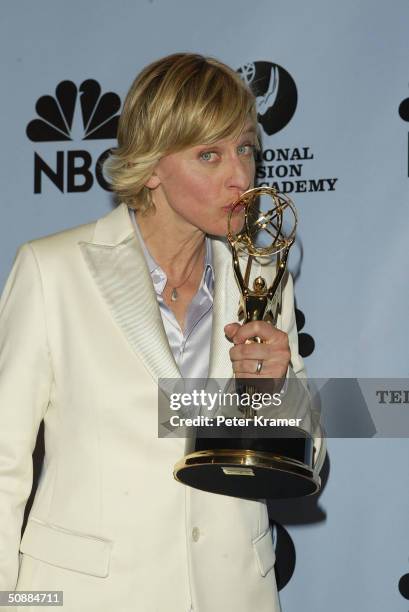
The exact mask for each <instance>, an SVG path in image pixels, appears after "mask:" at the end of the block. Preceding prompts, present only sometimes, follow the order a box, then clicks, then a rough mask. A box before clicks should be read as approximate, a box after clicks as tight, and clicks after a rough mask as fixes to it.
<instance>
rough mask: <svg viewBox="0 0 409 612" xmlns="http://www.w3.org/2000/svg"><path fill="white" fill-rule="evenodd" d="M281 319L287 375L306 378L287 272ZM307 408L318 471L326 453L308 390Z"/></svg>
mask: <svg viewBox="0 0 409 612" xmlns="http://www.w3.org/2000/svg"><path fill="white" fill-rule="evenodd" d="M281 312H282V319H281V325H280V328H281V329H282V330H283V331H285V332H286V333H287V334H288V341H289V345H290V351H291V362H290V367H289V372H288V377H290V378H291V377H294V376H296V377H297V378H301V379H306V377H307V373H306V371H305V366H304V362H303V359H302V357H301V355H300V354H299V350H298V331H297V325H296V320H295V307H294V286H293V280H292V277H291V274H288V277H287V279H286V283H285V285H284V287H283V293H282V309H281ZM307 393H308V398H309V406H310V407H309V408H308V411H309V413H310V414H311V417H312V432H311V433H312V434H313V438H314V449H315V457H314V470H315V471H316V472H318V473H319V472H320V471H321V468H322V466H323V463H324V460H325V455H326V449H327V446H326V441H325V437H324V433H323V430H322V428H321V425H320V422H319V421H320V415H319V414H317V413H315V412H314V409H313V406H312V403H311V401H310V400H311V398H310V394H309V391H307Z"/></svg>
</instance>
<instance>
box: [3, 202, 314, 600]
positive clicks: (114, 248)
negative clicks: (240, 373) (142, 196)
mask: <svg viewBox="0 0 409 612" xmlns="http://www.w3.org/2000/svg"><path fill="white" fill-rule="evenodd" d="M212 248H213V263H214V267H215V293H214V315H213V317H214V318H213V330H212V338H211V362H210V372H209V375H210V376H211V377H215V378H216V377H220V378H223V377H224V378H227V377H229V376H231V374H232V370H231V363H230V358H229V353H228V351H229V348H230V344H229V343H228V341H227V340H226V339H225V336H224V332H223V327H224V325H225V324H226V323H227V322H231V321H234V320H236V317H237V305H238V290H237V287H236V284H235V280H234V276H233V273H232V267H231V258H230V255H229V252H228V248H227V246H226V245H225V244H224V243H223V241H221V240H212ZM279 326H280V327H281V328H282V329H283V330H285V331H287V333H288V334H289V337H290V345H291V349H292V367H293V369H294V371H295V372H296V373H300V374H302V369H303V365H302V361H301V359H300V357H299V355H298V345H297V334H296V328H295V319H294V309H293V292H292V284H291V279H288V282H287V283H286V286H285V288H284V298H283V309H282V316H281V317H280V320H279ZM159 377H167V378H172V377H174V378H178V377H180V373H179V371H178V368H177V366H176V364H175V361H174V358H173V356H172V353H171V350H170V348H169V344H168V342H167V338H166V334H165V332H164V328H163V324H162V319H161V315H160V312H159V308H158V305H157V300H156V295H155V293H154V291H153V287H152V282H151V278H150V275H149V272H148V269H147V267H146V264H145V259H144V256H143V253H142V251H141V247H140V245H139V242H138V240H137V238H136V235H135V233H134V228H133V227H132V223H131V220H130V218H129V214H128V209H127V207H126V205H125V204H121V205H119V206H118V207H117V208H116V209H114V210H113V211H112V212H110V213H108V214H107V215H105V216H104V217H102V218H101V219H99V220H97V221H96V222H94V223H89V224H86V225H82V226H79V227H75V228H73V229H71V230H67V231H63V232H60V233H58V234H54V235H51V236H47V237H45V238H41V239H38V240H34V241H31V242H29V243H26V244H24V245H23V246H22V247H20V249H19V251H18V253H17V256H16V259H15V262H14V265H13V269H12V271H11V273H10V276H9V278H8V280H7V283H6V286H5V289H4V292H3V295H2V298H1V301H0V590H12V589H15V588H16V589H18V590H45V589H47V590H63V591H64V607H63V609H64V611H65V612H82V611H85V610H86V611H87V612H112V611H113V610H117V611H118V612H136V611H137V612H154V611H155V612H164V611H166V612H168V611H169V612H188V611H189V610H191V609H193V610H194V612H230V611H231V612H233V611H234V612H249V610H257V612H277V610H279V602H278V597H277V592H276V583H275V576H274V561H275V557H274V549H273V545H272V538H271V532H270V529H269V521H268V515H267V511H266V505H265V503H263V502H259V501H250V500H240V499H235V498H232V497H227V496H222V495H215V494H211V493H205V492H202V491H197V490H194V489H191V488H189V487H185V486H184V485H182V484H180V483H178V482H176V481H175V480H174V479H173V476H172V471H173V466H174V464H175V463H176V462H177V461H178V460H179V459H180V458H181V457H182V456H183V455H184V440H183V439H175V438H170V439H158V436H157V431H158V427H157V425H158V424H157V410H156V405H157V379H158V378H159ZM42 419H44V425H45V458H44V465H43V470H42V473H41V477H40V481H39V486H38V489H37V492H36V496H35V499H34V503H33V506H32V509H31V512H30V516H29V520H28V523H27V527H26V530H25V532H24V535H23V538H22V540H21V543H20V531H21V525H22V519H23V513H24V507H25V503H26V500H27V498H28V496H29V494H30V490H31V486H32V452H33V449H34V445H35V441H36V436H37V432H38V428H39V425H40V422H41V420H42ZM316 444H317V450H319V447H320V446H321V451H320V452H318V454H317V459H316V463H317V469H319V468H320V465H321V463H322V459H323V455H324V454H325V451H324V450H323V445H322V444H320V439H318V440H317V441H316ZM3 609H6V610H7V608H3ZM16 609H18V608H15V607H13V608H11V607H10V610H16ZM21 609H22V610H23V608H21ZM31 609H33V610H38V608H31V607H24V610H31Z"/></svg>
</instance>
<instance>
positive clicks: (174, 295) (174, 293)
mask: <svg viewBox="0 0 409 612" xmlns="http://www.w3.org/2000/svg"><path fill="white" fill-rule="evenodd" d="M201 251H202V249H200V250H199V253H198V255H197V256H196V258H195V260H194V262H193V266H192V268H191V270H190V272H189V274H188V275H187V276H186V278H185V280H184V281H183V282H181V283H180V284H179V285H177V286H176V287H172V291H171V294H170V299H171V301H172V302H176V300H177V299H178V297H179V293H178V291H177V290H178V289H180V287H182V285H184V284H185V283H187V281H188V280H189V278H190V277H191V276H192V272H193V270H194V268H195V266H196V264H197V262H198V261H199V256H200V255H201Z"/></svg>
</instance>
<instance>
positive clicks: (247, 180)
mask: <svg viewBox="0 0 409 612" xmlns="http://www.w3.org/2000/svg"><path fill="white" fill-rule="evenodd" d="M252 171H253V168H252V165H251V164H244V163H243V161H242V160H241V159H239V158H237V159H234V160H232V161H231V166H230V172H229V176H228V183H227V186H228V187H230V188H233V189H237V190H239V191H240V193H242V192H243V191H246V190H247V189H248V188H249V187H250V184H251V182H252V179H253V176H252Z"/></svg>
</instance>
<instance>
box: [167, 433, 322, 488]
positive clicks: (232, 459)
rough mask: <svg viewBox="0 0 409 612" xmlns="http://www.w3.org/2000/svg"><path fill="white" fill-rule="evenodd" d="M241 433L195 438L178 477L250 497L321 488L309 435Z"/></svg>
mask: <svg viewBox="0 0 409 612" xmlns="http://www.w3.org/2000/svg"><path fill="white" fill-rule="evenodd" d="M243 434H244V435H243V437H242V438H234V439H233V438H229V439H227V438H221V439H220V438H218V439H206V438H200V437H196V438H193V439H191V440H190V444H189V445H188V449H187V450H188V454H187V455H186V456H185V457H183V458H182V459H181V461H179V462H178V463H177V464H176V465H175V468H174V472H173V475H174V477H175V478H176V480H178V481H179V482H182V483H183V484H185V485H188V486H190V487H193V488H195V489H200V490H202V491H208V492H210V493H219V494H221V495H231V496H233V497H241V498H247V499H286V498H287V499H288V498H293V497H305V496H306V495H313V494H314V493H317V492H318V491H319V489H320V486H321V479H320V477H319V475H318V474H316V473H315V472H314V469H313V440H312V438H311V436H309V435H308V434H306V433H303V432H300V431H299V430H297V431H295V432H294V433H293V437H291V438H290V437H287V438H261V439H260V438H258V439H256V438H249V437H247V436H246V435H245V432H243ZM286 435H287V436H288V435H289V434H288V432H287V434H286Z"/></svg>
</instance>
